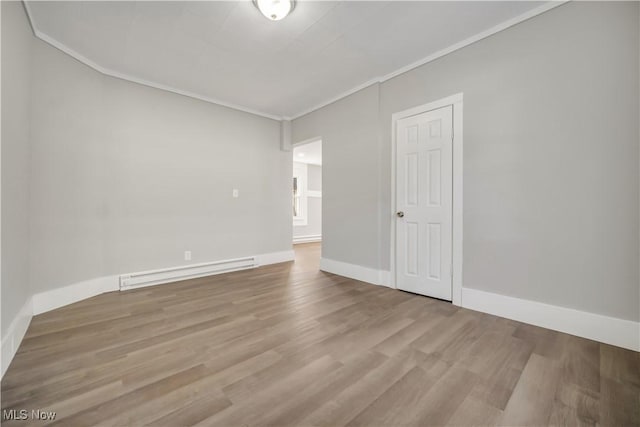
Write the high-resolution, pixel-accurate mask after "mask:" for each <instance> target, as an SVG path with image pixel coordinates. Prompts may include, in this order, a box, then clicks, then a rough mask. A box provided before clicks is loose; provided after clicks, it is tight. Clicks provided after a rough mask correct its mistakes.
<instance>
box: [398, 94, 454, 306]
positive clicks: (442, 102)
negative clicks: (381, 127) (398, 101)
mask: <svg viewBox="0 0 640 427" xmlns="http://www.w3.org/2000/svg"><path fill="white" fill-rule="evenodd" d="M463 98H464V96H463V94H462V93H457V94H455V95H452V96H448V97H446V98H442V99H439V100H437V101H434V102H430V103H428V104H424V105H420V106H417V107H413V108H410V109H408V110H404V111H400V112H397V113H394V114H392V115H391V223H390V227H391V239H390V244H391V249H390V260H389V266H390V276H389V282H388V283H389V286H390V287H392V288H394V289H397V286H396V247H395V246H396V225H397V221H396V220H395V218H396V211H397V209H396V123H397V121H398V120H401V119H404V118H407V117H411V116H415V115H417V114H422V113H425V112H427V111H431V110H437V109H438V108H442V107H446V106H449V105H452V106H453V218H452V226H453V236H452V243H453V245H452V258H451V262H452V265H453V279H452V283H451V302H452V303H453V304H454V305H462V253H463V251H462V248H463V230H462V226H463V221H462V213H463V210H462V200H463V198H462V196H463V192H462V177H463V164H462V159H463V148H464V145H463V135H462V133H463V132H462V130H463V126H462V123H463V122H462V120H463V117H462V112H463Z"/></svg>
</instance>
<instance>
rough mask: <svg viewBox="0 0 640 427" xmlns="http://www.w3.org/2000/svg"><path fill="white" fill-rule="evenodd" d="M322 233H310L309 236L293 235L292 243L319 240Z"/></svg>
mask: <svg viewBox="0 0 640 427" xmlns="http://www.w3.org/2000/svg"><path fill="white" fill-rule="evenodd" d="M321 241H322V234H312V235H309V236H293V244H294V245H296V244H298V243H312V242H321Z"/></svg>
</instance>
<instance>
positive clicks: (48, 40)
mask: <svg viewBox="0 0 640 427" xmlns="http://www.w3.org/2000/svg"><path fill="white" fill-rule="evenodd" d="M23 4H24V7H25V10H26V11H27V17H28V18H29V22H30V24H31V29H32V30H33V34H34V35H35V36H36V37H37V38H38V39H40V40H42V41H43V42H45V43H47V44H49V45H51V46H53V47H55V48H56V49H58V50H60V51H62V52H64V53H66V54H67V55H69V56H71V57H72V58H74V59H75V60H77V61H80V62H81V63H83V64H84V65H86V66H88V67H89V68H92V69H94V70H95V71H97V72H99V73H101V74H104V75H106V76H109V77H115V78H117V79H121V80H127V81H130V82H133V83H137V84H140V85H143V86H149V87H152V88H155V89H160V90H164V91H167V92H172V93H175V94H178V95H182V96H187V97H189V98H194V99H198V100H200V101H204V102H208V103H210V104H216V105H219V106H222V107H227V108H231V109H234V110H238V111H242V112H245V113H250V114H254V115H256V116H261V117H265V118H267V119H272V120H278V121H280V120H282V119H283V117H281V116H278V115H275V114H269V113H265V112H263V111H258V110H254V109H252V108H248V107H244V106H242V105H237V104H232V103H229V102H224V101H221V100H219V99H215V98H211V97H208V96H204V95H200V94H197V93H195V92H190V91H186V90H182V89H177V88H175V87H172V86H168V85H164V84H160V83H155V82H152V81H149V80H146V79H141V78H138V77H134V76H131V75H129V74H125V73H120V72H118V71H115V70H111V69H109V68H106V67H103V66H102V65H100V64H98V63H96V62H94V61H92V60H91V59H89V58H87V57H86V56H84V55H82V54H81V53H79V52H76V51H75V50H73V49H71V48H70V47H69V46H67V45H65V44H64V43H61V42H59V41H58V40H56V39H54V38H53V37H50V36H49V35H47V34H45V33H43V32H42V31H40V30H38V27H37V24H36V22H35V20H34V19H33V14H32V13H31V9H30V6H29V2H28V1H23Z"/></svg>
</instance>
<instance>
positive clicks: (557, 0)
mask: <svg viewBox="0 0 640 427" xmlns="http://www.w3.org/2000/svg"><path fill="white" fill-rule="evenodd" d="M569 1H570V0H552V1H549V2H547V3H545V4H543V5H540V6H538V7H536V8H534V9H531V10H529V11H527V12H525V13H523V14H521V15H518V16H516V17H513V18H511V19H509V20H507V21H504V22H502V23H500V24H498V25H495V26H493V27H491V28H489V29H488V30H485V31H482V32H480V33H478V34H475V35H473V36H471V37H469V38H467V39H464V40H462V41H460V42H458V43H455V44H453V45H451V46H448V47H446V48H444V49H441V50H439V51H437V52H435V53H433V54H431V55H429V56H427V57H424V58H422V59H420V60H419V61H416V62H413V63H411V64H409V65H406V66H404V67H402V68H398V69H397V70H395V71H393V72H391V73H389V74H386V75H384V76H382V77H377V78H374V79H371V80H369V81H368V82H366V83H363V84H361V85H359V86H356V87H354V88H353V89H350V90H348V91H346V92H343V93H342V94H340V95H338V96H335V97H333V98H331V99H330V100H328V101H325V102H322V103H321V104H317V105H316V106H315V107H312V108H309V109H306V110H304V111H302V112H300V113H298V114H295V115H294V116H292V117H291V118H289V120H295V119H298V118H300V117H302V116H304V115H307V114H309V113H312V112H314V111H316V110H319V109H320V108H323V107H326V106H327V105H330V104H333V103H334V102H336V101H339V100H341V99H342V98H346V97H347V96H349V95H353V94H354V93H356V92H358V91H359V90H362V89H364V88H366V87H369V86H371V85H373V84H380V83H383V82H386V81H387V80H390V79H392V78H394V77H397V76H399V75H401V74H404V73H406V72H407V71H411V70H413V69H415V68H418V67H420V66H422V65H425V64H428V63H429V62H432V61H435V60H436V59H438V58H442V57H443V56H445V55H448V54H450V53H452V52H455V51H456V50H459V49H462V48H463V47H466V46H469V45H471V44H473V43H475V42H477V41H480V40H482V39H485V38H487V37H489V36H492V35H494V34H496V33H499V32H500V31H504V30H506V29H507V28H510V27H513V26H514V25H517V24H519V23H521V22H524V21H527V20H529V19H531V18H533V17H535V16H538V15H540V14H542V13H545V12H547V11H549V10H551V9H554V8H556V7H558V6H561V5H563V4H565V3H568V2H569Z"/></svg>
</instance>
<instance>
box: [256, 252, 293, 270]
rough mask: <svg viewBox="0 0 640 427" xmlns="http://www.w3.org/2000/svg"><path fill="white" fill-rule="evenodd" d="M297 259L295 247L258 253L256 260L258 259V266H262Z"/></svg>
mask: <svg viewBox="0 0 640 427" xmlns="http://www.w3.org/2000/svg"><path fill="white" fill-rule="evenodd" d="M295 259H296V254H295V252H294V251H293V249H290V250H288V251H280V252H270V253H267V254H262V255H256V260H257V261H258V265H257V266H258V267H262V266H263V265H270V264H279V263H281V262H289V261H294V260H295Z"/></svg>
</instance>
